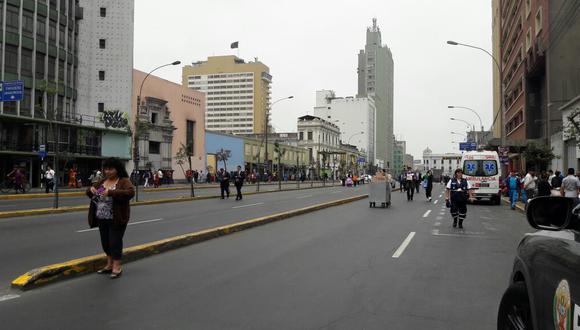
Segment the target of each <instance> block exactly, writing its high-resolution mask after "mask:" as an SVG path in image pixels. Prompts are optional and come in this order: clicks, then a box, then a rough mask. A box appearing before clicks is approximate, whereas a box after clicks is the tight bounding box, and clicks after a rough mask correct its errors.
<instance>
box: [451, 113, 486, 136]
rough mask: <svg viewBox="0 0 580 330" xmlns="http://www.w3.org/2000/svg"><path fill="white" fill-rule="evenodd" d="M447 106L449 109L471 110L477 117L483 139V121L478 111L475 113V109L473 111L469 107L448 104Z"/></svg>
mask: <svg viewBox="0 0 580 330" xmlns="http://www.w3.org/2000/svg"><path fill="white" fill-rule="evenodd" d="M447 108H449V109H464V110H469V111H471V112H473V113H474V114H475V115H476V116H477V118H478V119H479V125H480V127H481V139H483V132H484V130H483V121H482V120H481V116H480V115H479V113H477V111H475V110H474V109H472V108H469V107H463V106H456V105H448V106H447ZM476 137H477V134H476Z"/></svg>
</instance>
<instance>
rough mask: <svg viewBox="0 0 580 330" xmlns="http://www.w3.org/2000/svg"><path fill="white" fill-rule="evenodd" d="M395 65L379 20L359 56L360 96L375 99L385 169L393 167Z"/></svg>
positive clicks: (379, 151) (378, 148) (378, 145)
mask: <svg viewBox="0 0 580 330" xmlns="http://www.w3.org/2000/svg"><path fill="white" fill-rule="evenodd" d="M393 70H394V63H393V55H392V53H391V50H390V49H389V47H387V46H386V45H383V43H382V37H381V30H380V29H379V27H378V26H377V20H376V18H375V19H373V25H372V26H371V27H369V28H367V34H366V45H365V48H364V49H363V50H360V52H359V54H358V69H357V72H358V93H357V97H359V98H363V97H369V98H373V99H374V103H375V108H376V115H375V136H376V146H375V150H376V156H375V158H377V159H384V161H385V164H384V167H387V168H390V167H392V166H393V151H394V138H393V122H394V116H393V97H394V71H393Z"/></svg>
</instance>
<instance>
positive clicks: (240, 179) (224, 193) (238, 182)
mask: <svg viewBox="0 0 580 330" xmlns="http://www.w3.org/2000/svg"><path fill="white" fill-rule="evenodd" d="M231 178H232V174H230V173H229V172H228V171H226V170H224V169H223V168H220V170H219V172H218V173H217V180H218V182H219V184H220V193H221V199H226V198H230V180H231ZM233 178H234V186H235V187H236V201H241V200H242V198H243V196H242V187H243V186H244V182H245V181H246V172H245V171H243V170H242V167H241V166H239V165H238V167H237V169H236V171H235V172H233Z"/></svg>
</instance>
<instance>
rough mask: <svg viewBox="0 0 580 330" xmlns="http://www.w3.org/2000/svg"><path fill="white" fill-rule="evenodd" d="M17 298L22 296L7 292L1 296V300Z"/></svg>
mask: <svg viewBox="0 0 580 330" xmlns="http://www.w3.org/2000/svg"><path fill="white" fill-rule="evenodd" d="M16 298H20V296H19V295H17V294H7V295H5V296H0V302H2V301H7V300H11V299H16Z"/></svg>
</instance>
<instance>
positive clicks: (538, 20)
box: [536, 7, 542, 35]
mask: <svg viewBox="0 0 580 330" xmlns="http://www.w3.org/2000/svg"><path fill="white" fill-rule="evenodd" d="M541 31H542V7H540V8H538V12H537V13H536V35H538V34H540V32H541Z"/></svg>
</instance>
